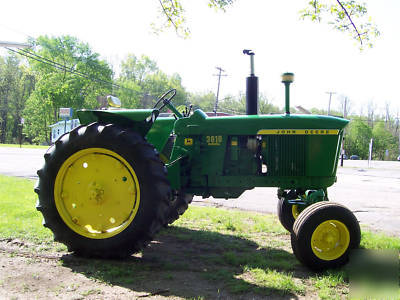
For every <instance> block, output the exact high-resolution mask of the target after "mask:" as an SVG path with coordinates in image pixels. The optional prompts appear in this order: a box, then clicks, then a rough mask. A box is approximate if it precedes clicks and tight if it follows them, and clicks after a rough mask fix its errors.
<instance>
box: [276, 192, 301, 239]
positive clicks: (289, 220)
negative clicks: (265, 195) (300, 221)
mask: <svg viewBox="0 0 400 300" xmlns="http://www.w3.org/2000/svg"><path fill="white" fill-rule="evenodd" d="M277 214H278V218H279V221H280V222H281V224H282V226H283V227H285V229H286V230H287V231H289V232H291V231H292V229H293V224H294V222H295V221H296V219H297V217H298V216H299V214H300V212H299V206H298V205H297V204H290V203H289V202H288V200H286V199H285V198H283V197H281V198H279V200H278V206H277Z"/></svg>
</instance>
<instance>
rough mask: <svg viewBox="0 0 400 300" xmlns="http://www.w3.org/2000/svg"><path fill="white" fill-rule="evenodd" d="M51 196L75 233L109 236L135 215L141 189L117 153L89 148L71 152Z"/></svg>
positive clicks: (97, 236) (100, 237)
mask: <svg viewBox="0 0 400 300" xmlns="http://www.w3.org/2000/svg"><path fill="white" fill-rule="evenodd" d="M54 199H55V203H56V207H57V210H58V211H59V213H60V216H61V218H62V219H63V221H64V222H65V223H66V224H67V225H68V226H69V227H70V228H71V229H72V230H73V231H75V232H76V233H78V234H80V235H82V236H86V237H90V238H96V239H103V238H109V237H112V236H114V235H116V234H118V233H119V232H121V231H123V230H124V229H125V228H126V227H127V226H129V224H130V223H131V222H132V220H133V219H134V218H135V215H136V213H137V210H138V208H139V201H140V192H139V183H138V179H137V177H136V174H135V172H134V170H133V168H132V167H131V165H130V164H129V163H128V162H127V161H126V160H125V159H124V158H123V157H121V156H120V155H118V154H117V153H115V152H112V151H110V150H107V149H103V148H88V149H84V150H81V151H78V152H76V153H75V154H73V155H71V156H70V157H69V158H68V159H67V160H65V162H64V163H63V165H62V166H61V168H60V170H59V172H58V174H57V177H56V181H55V187H54Z"/></svg>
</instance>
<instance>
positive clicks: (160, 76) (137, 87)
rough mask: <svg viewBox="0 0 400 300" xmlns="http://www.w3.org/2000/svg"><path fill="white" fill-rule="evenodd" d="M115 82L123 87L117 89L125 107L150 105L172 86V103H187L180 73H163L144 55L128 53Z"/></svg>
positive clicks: (146, 106) (147, 106)
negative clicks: (173, 91) (138, 55)
mask: <svg viewBox="0 0 400 300" xmlns="http://www.w3.org/2000/svg"><path fill="white" fill-rule="evenodd" d="M117 82H118V83H119V84H120V85H121V86H123V87H124V88H121V89H120V90H119V91H118V96H119V97H120V99H121V101H122V103H123V105H124V107H127V108H140V107H145V108H149V107H152V106H153V105H154V104H155V102H156V100H157V99H158V97H160V96H161V95H162V94H163V93H165V92H166V91H168V90H170V89H172V88H174V89H176V90H177V93H176V96H175V98H174V100H173V101H174V104H175V105H183V104H186V103H187V98H188V94H187V92H186V91H185V88H184V87H183V86H182V78H181V77H180V75H179V74H172V75H171V76H169V75H167V74H165V73H164V72H162V71H161V70H160V69H159V68H158V66H157V63H156V62H155V61H154V60H152V59H150V58H149V57H148V56H145V55H142V56H141V57H140V58H138V57H136V56H135V55H134V54H129V55H128V57H127V58H126V60H124V61H123V62H122V63H121V74H120V76H119V78H118V80H117ZM126 87H129V89H126Z"/></svg>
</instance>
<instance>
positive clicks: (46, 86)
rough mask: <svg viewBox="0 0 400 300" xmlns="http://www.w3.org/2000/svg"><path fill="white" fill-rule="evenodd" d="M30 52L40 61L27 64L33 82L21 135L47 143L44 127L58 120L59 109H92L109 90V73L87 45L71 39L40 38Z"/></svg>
mask: <svg viewBox="0 0 400 300" xmlns="http://www.w3.org/2000/svg"><path fill="white" fill-rule="evenodd" d="M32 52H33V55H37V56H38V57H41V59H39V61H38V60H30V61H29V63H30V68H31V71H32V73H33V74H34V75H35V77H36V80H37V83H36V88H35V91H34V92H33V93H32V94H31V96H30V97H29V99H28V100H27V103H26V108H25V111H24V116H25V118H26V121H27V124H28V126H27V127H26V130H25V134H27V136H28V137H29V138H31V139H32V141H34V142H37V143H43V142H47V143H49V141H50V138H49V132H50V129H49V127H48V126H49V125H50V124H52V123H54V122H56V121H58V111H59V109H60V108H61V107H71V108H73V109H74V110H76V109H80V108H94V107H96V106H97V101H96V96H98V95H104V94H109V93H110V91H111V77H112V70H111V68H110V67H109V66H108V64H107V63H106V62H105V61H102V60H100V59H99V54H98V53H94V52H93V51H92V50H91V49H90V47H89V45H88V44H86V43H83V42H80V41H79V40H78V39H76V38H74V37H71V36H61V37H51V38H50V37H47V36H41V37H39V38H38V39H37V40H36V42H35V47H34V49H33V50H32ZM49 62H52V63H49ZM99 80H100V81H99Z"/></svg>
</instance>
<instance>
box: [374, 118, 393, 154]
mask: <svg viewBox="0 0 400 300" xmlns="http://www.w3.org/2000/svg"><path fill="white" fill-rule="evenodd" d="M372 136H373V138H374V143H373V149H374V150H373V154H374V155H373V159H378V160H385V159H390V160H395V159H396V157H397V156H398V155H399V154H398V151H399V147H398V144H397V142H398V139H396V137H395V136H393V134H392V133H391V132H390V131H389V130H387V129H386V128H385V123H383V122H378V123H377V124H376V125H375V126H374V129H373V130H372ZM386 150H388V151H389V152H388V153H389V156H388V157H386Z"/></svg>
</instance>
